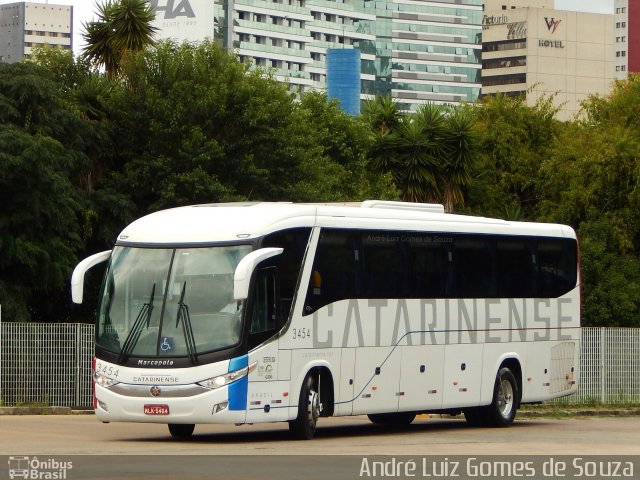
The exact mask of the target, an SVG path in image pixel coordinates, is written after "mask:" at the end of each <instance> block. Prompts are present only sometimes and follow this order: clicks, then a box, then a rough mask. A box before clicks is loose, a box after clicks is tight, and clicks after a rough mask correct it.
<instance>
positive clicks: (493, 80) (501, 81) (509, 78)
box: [434, 73, 527, 91]
mask: <svg viewBox="0 0 640 480" xmlns="http://www.w3.org/2000/svg"><path fill="white" fill-rule="evenodd" d="M519 83H527V75H526V74H525V73H519V74H517V75H498V76H496V77H488V78H483V79H482V86H483V87H491V86H495V85H516V84H519ZM434 91H435V90H434Z"/></svg>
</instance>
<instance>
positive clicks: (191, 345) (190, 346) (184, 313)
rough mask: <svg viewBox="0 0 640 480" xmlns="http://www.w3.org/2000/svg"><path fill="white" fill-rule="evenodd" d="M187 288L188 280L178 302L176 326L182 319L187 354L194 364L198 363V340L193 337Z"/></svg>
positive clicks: (183, 285) (183, 286)
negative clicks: (185, 299) (187, 302)
mask: <svg viewBox="0 0 640 480" xmlns="http://www.w3.org/2000/svg"><path fill="white" fill-rule="evenodd" d="M186 290H187V282H184V283H183V284H182V292H181V293H180V301H179V302H178V315H177V316H176V328H178V324H179V323H180V322H181V321H182V331H183V333H184V339H185V342H186V346H187V354H188V355H189V360H191V363H192V364H193V365H196V364H197V363H198V358H197V357H196V341H195V339H194V337H193V328H192V327H191V315H189V305H187V304H186V303H184V293H185V291H186Z"/></svg>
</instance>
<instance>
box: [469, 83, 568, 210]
mask: <svg viewBox="0 0 640 480" xmlns="http://www.w3.org/2000/svg"><path fill="white" fill-rule="evenodd" d="M473 111H474V117H475V122H474V131H475V132H476V134H477V137H478V138H477V141H478V144H477V147H475V148H476V150H477V152H478V159H477V162H476V164H475V166H474V169H473V172H472V175H473V177H474V180H473V183H472V184H471V185H469V187H468V188H467V189H466V192H467V199H468V207H469V211H477V212H478V213H481V214H482V215H487V216H493V217H499V218H500V217H508V218H511V219H528V220H533V219H535V217H536V215H537V213H536V211H535V210H536V207H537V205H538V202H539V200H540V199H539V197H538V192H537V191H536V188H535V187H536V179H537V178H538V171H539V169H540V165H541V163H542V161H543V159H545V158H546V157H547V156H548V155H549V152H550V151H551V150H552V149H553V148H555V146H556V141H557V138H558V135H559V132H560V130H561V127H562V125H561V124H560V122H559V121H557V120H555V119H554V115H555V113H556V111H557V109H556V107H554V106H553V102H552V101H550V99H549V98H546V97H543V98H541V99H540V100H539V101H538V103H537V104H536V105H535V106H533V107H530V106H527V105H526V102H525V99H524V98H523V97H509V96H506V95H501V94H498V95H495V96H489V97H484V98H483V99H482V100H481V101H480V102H478V103H477V104H476V105H475V106H474V107H473Z"/></svg>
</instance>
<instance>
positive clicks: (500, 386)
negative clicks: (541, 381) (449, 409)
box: [464, 367, 520, 427]
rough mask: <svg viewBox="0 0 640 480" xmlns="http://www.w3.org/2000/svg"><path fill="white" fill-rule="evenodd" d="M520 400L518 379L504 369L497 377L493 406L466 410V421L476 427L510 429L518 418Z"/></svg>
mask: <svg viewBox="0 0 640 480" xmlns="http://www.w3.org/2000/svg"><path fill="white" fill-rule="evenodd" d="M519 398H520V394H519V391H518V382H517V381H516V377H515V376H514V375H513V372H512V371H511V370H510V369H509V368H507V367H503V368H501V369H500V371H499V372H498V374H497V375H496V381H495V383H494V386H493V399H492V401H491V404H490V405H487V406H486V407H476V408H469V409H466V410H464V416H465V419H466V420H467V423H468V424H469V425H472V426H474V427H508V426H509V425H511V424H512V423H513V420H514V419H515V417H516V411H517V410H518V406H519Z"/></svg>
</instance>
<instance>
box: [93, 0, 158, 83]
mask: <svg viewBox="0 0 640 480" xmlns="http://www.w3.org/2000/svg"><path fill="white" fill-rule="evenodd" d="M154 18H155V15H154V12H153V8H152V7H151V5H150V4H149V3H148V2H146V1H144V0H115V1H113V2H112V1H111V0H106V1H105V3H103V4H101V5H99V6H98V20H97V21H92V22H88V23H85V24H84V25H83V27H84V30H85V31H84V33H83V34H82V37H83V39H84V41H85V42H86V43H87V46H86V47H85V49H84V51H83V57H84V58H85V59H87V60H88V61H90V62H91V63H92V64H94V65H96V66H104V69H105V72H106V74H107V76H108V77H112V76H114V75H117V74H118V73H119V72H120V70H121V68H122V62H123V60H124V58H125V56H126V55H127V54H128V53H135V52H139V51H141V50H143V49H144V48H146V47H148V46H150V45H152V44H153V37H154V35H155V31H156V28H155V27H153V26H152V25H151V22H153V20H154Z"/></svg>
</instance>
